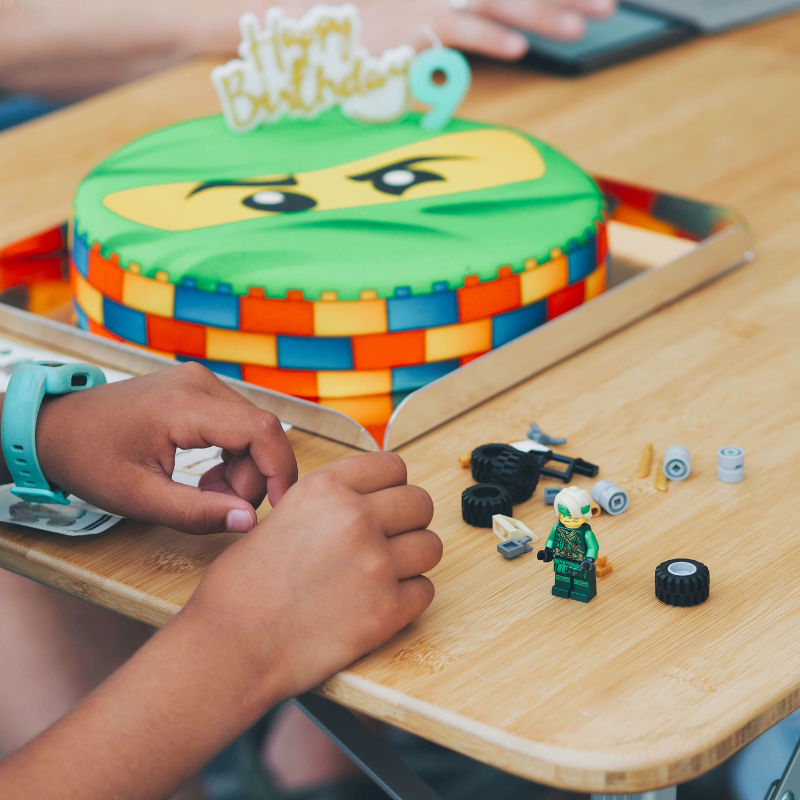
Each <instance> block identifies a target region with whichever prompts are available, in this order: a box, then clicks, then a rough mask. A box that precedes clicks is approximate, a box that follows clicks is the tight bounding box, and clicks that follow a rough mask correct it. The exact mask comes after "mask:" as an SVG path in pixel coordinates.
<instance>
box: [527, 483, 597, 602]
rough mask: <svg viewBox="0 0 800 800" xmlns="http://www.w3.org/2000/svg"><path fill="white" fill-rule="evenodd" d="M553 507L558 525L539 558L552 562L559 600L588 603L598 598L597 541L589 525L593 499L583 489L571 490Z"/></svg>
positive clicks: (554, 590)
mask: <svg viewBox="0 0 800 800" xmlns="http://www.w3.org/2000/svg"><path fill="white" fill-rule="evenodd" d="M554 505H555V508H556V513H557V514H558V522H556V524H555V525H553V529H552V530H551V531H550V536H548V537H547V543H546V544H545V546H544V550H540V551H539V552H538V553H537V554H536V557H537V558H538V559H539V560H540V561H552V562H553V571H554V572H555V585H554V586H553V594H554V595H555V596H556V597H566V598H571V599H572V600H579V601H580V602H581V603H588V602H589V601H590V600H591V599H592V598H593V597H594V596H595V595H596V594H597V577H596V575H595V570H594V562H595V559H596V558H597V550H598V547H597V539H595V537H594V533H592V529H591V527H590V526H589V523H588V522H587V521H586V520H587V519H591V516H592V498H591V497H590V496H589V493H588V492H587V491H585V490H584V489H579V488H578V487H577V486H569V487H568V488H566V489H562V490H561V491H560V492H559V493H558V494H557V495H556V498H555V503H554Z"/></svg>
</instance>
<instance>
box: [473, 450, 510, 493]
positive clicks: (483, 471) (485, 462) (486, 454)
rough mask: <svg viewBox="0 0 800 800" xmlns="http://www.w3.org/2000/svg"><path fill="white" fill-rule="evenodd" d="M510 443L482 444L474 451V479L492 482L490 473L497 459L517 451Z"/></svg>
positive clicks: (479, 481)
mask: <svg viewBox="0 0 800 800" xmlns="http://www.w3.org/2000/svg"><path fill="white" fill-rule="evenodd" d="M517 452H519V451H518V450H515V449H514V448H513V447H512V446H511V445H510V444H500V443H499V442H494V443H492V444H482V445H481V446H480V447H476V448H475V449H474V450H473V451H472V457H471V466H472V479H473V480H474V481H477V482H478V483H484V482H490V479H489V475H490V474H491V471H492V468H493V467H494V462H495V459H497V458H499V457H500V456H504V455H507V454H508V453H517Z"/></svg>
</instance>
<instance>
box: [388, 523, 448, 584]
mask: <svg viewBox="0 0 800 800" xmlns="http://www.w3.org/2000/svg"><path fill="white" fill-rule="evenodd" d="M389 551H390V553H391V554H392V562H393V563H394V569H395V575H396V576H397V579H398V580H401V581H402V580H405V579H406V578H413V577H414V576H415V575H422V573H423V572H429V571H430V570H432V569H433V568H434V567H435V566H436V565H437V564H438V563H439V562H440V561H441V560H442V540H441V539H440V538H439V537H438V536H437V535H436V534H435V533H434V532H433V531H428V530H424V531H409V532H408V533H401V534H400V535H398V536H393V537H392V538H391V539H390V540H389Z"/></svg>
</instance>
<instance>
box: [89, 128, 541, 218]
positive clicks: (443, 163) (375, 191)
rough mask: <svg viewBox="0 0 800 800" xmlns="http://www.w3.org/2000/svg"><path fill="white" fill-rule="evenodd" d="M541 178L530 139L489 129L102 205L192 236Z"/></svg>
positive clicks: (148, 190)
mask: <svg viewBox="0 0 800 800" xmlns="http://www.w3.org/2000/svg"><path fill="white" fill-rule="evenodd" d="M544 174H545V164H544V160H543V159H542V156H541V155H540V153H539V151H538V150H537V148H536V147H535V145H534V144H533V143H532V142H531V141H530V140H529V139H527V138H526V137H524V136H521V135H519V134H517V133H515V132H513V131H509V130H504V129H500V128H486V129H481V130H472V131H464V132H459V133H449V134H444V135H442V136H435V137H433V138H430V139H425V140H423V141H420V142H415V143H413V144H409V145H404V146H402V147H397V148H395V149H393V150H388V151H386V152H383V153H379V154H376V155H373V156H369V157H367V158H362V159H358V160H357V161H351V162H348V163H344V164H336V165H333V166H330V167H325V168H323V169H318V170H314V171H309V172H297V173H293V174H284V175H266V176H260V177H253V178H250V177H247V178H242V179H236V178H232V179H230V180H214V181H205V182H201V183H197V182H190V181H186V182H180V183H164V184H156V185H151V186H141V187H137V188H134V189H124V190H122V191H118V192H113V193H111V194H108V195H106V196H105V198H104V199H103V205H104V206H105V207H106V208H108V209H109V210H110V211H112V212H114V213H115V214H117V215H118V216H120V217H123V218H124V219H127V220H130V221H132V222H135V223H138V224H140V225H145V226H148V227H151V228H157V229H159V230H167V231H189V230H196V229H199V228H208V227H212V226H215V225H225V224H227V223H231V222H241V221H244V220H251V219H257V218H261V219H263V218H265V217H267V218H268V217H275V216H279V215H284V214H296V213H300V212H309V213H315V212H320V211H334V210H342V209H349V208H359V207H365V206H377V205H384V204H387V203H402V202H406V201H409V200H426V199H429V198H437V197H443V196H445V195H453V194H462V193H465V192H474V191H480V190H482V189H488V188H492V187H496V186H503V185H506V184H510V183H518V182H522V181H530V180H535V179H538V178H541V177H542V176H543V175H544Z"/></svg>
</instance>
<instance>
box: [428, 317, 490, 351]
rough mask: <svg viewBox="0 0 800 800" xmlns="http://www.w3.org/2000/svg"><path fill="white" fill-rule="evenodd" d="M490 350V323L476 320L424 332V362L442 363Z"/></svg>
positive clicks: (484, 320) (485, 320)
mask: <svg viewBox="0 0 800 800" xmlns="http://www.w3.org/2000/svg"><path fill="white" fill-rule="evenodd" d="M491 349H492V321H491V319H478V320H475V321H474V322H465V323H463V324H461V325H445V326H444V327H442V328H428V329H427V330H426V331H425V360H426V361H444V360H445V359H447V358H459V357H460V356H469V355H472V354H473V353H485V352H486V351H487V350H491Z"/></svg>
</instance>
